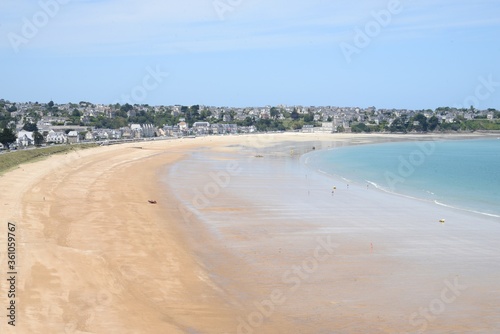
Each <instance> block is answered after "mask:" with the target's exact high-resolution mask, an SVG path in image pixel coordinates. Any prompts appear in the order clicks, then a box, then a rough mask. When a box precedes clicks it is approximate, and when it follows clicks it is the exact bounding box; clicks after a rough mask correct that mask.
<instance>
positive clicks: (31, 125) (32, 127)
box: [23, 122, 38, 132]
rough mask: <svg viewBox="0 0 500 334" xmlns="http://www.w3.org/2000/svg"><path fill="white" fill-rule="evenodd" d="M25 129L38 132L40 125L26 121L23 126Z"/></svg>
mask: <svg viewBox="0 0 500 334" xmlns="http://www.w3.org/2000/svg"><path fill="white" fill-rule="evenodd" d="M23 130H24V131H31V132H36V131H38V127H37V126H36V124H35V123H30V122H29V123H24V126H23Z"/></svg>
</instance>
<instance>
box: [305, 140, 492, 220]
mask: <svg viewBox="0 0 500 334" xmlns="http://www.w3.org/2000/svg"><path fill="white" fill-rule="evenodd" d="M305 162H306V164H307V165H308V166H309V167H311V168H313V169H316V170H319V171H320V172H322V173H325V174H329V175H332V176H337V177H341V178H343V179H344V181H345V182H346V183H348V184H349V183H356V184H361V185H362V186H367V187H377V188H379V189H381V190H383V191H387V192H393V193H397V194H400V195H404V196H409V197H415V198H418V199H423V200H427V201H432V202H434V203H436V204H437V205H443V206H450V207H454V208H457V209H462V210H467V211H472V212H476V213H480V214H484V215H489V216H493V217H499V218H500V139H498V138H495V139H475V140H440V141H418V142H400V143H384V144H371V145H359V146H347V147H339V148H333V149H330V150H325V151H318V152H314V153H311V154H308V155H306V156H305Z"/></svg>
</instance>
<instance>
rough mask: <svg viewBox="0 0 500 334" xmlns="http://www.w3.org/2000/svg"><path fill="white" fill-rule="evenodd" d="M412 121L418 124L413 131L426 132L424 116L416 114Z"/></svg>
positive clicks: (426, 125)
mask: <svg viewBox="0 0 500 334" xmlns="http://www.w3.org/2000/svg"><path fill="white" fill-rule="evenodd" d="M413 120H414V121H416V122H418V126H416V128H415V130H417V131H422V132H427V128H428V124H427V117H425V115H424V114H422V113H420V114H417V115H416V116H415V117H414V118H413Z"/></svg>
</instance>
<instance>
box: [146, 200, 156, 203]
mask: <svg viewBox="0 0 500 334" xmlns="http://www.w3.org/2000/svg"><path fill="white" fill-rule="evenodd" d="M148 202H149V203H150V204H156V201H155V200H151V199H150V200H148Z"/></svg>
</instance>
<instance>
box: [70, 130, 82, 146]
mask: <svg viewBox="0 0 500 334" xmlns="http://www.w3.org/2000/svg"><path fill="white" fill-rule="evenodd" d="M78 142H80V136H79V135H78V132H76V131H70V132H69V133H68V143H70V144H74V143H78Z"/></svg>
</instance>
